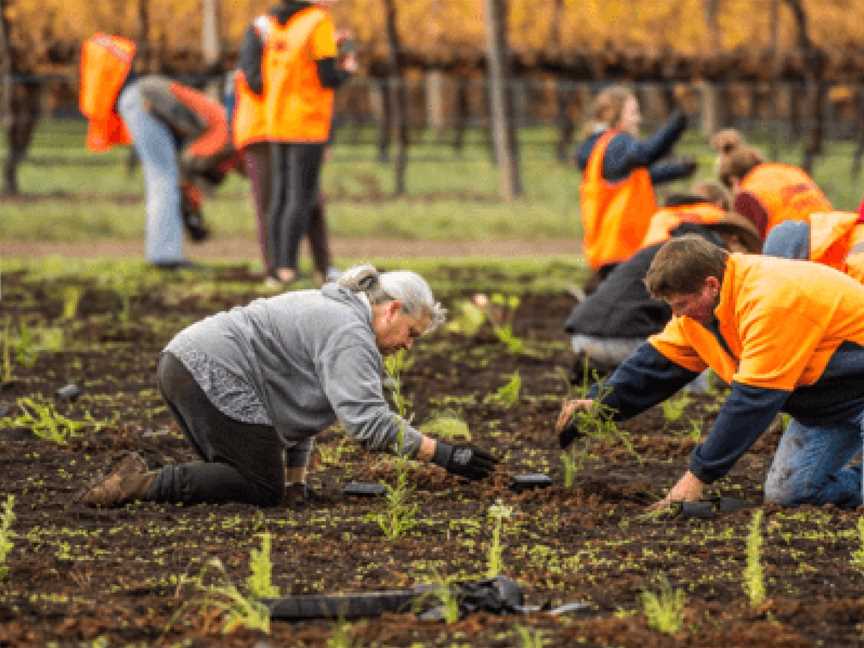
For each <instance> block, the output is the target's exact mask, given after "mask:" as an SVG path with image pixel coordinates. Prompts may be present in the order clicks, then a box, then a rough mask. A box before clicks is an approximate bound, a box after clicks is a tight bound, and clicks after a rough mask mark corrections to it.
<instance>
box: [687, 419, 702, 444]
mask: <svg viewBox="0 0 864 648" xmlns="http://www.w3.org/2000/svg"><path fill="white" fill-rule="evenodd" d="M687 436H688V437H690V439H691V440H693V441H694V442H696V443H698V442H699V439H701V438H702V419H701V418H692V419H690V428H689V429H688V430H687Z"/></svg>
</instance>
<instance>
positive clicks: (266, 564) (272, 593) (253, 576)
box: [246, 533, 279, 599]
mask: <svg viewBox="0 0 864 648" xmlns="http://www.w3.org/2000/svg"><path fill="white" fill-rule="evenodd" d="M260 536H261V548H260V549H253V550H252V552H251V553H250V554H249V571H250V573H249V577H248V578H247V579H246V587H247V589H248V590H249V594H250V595H251V596H253V597H254V598H256V599H263V598H276V597H277V596H279V588H278V587H276V586H275V585H274V584H273V563H272V562H270V534H269V533H261V534H260Z"/></svg>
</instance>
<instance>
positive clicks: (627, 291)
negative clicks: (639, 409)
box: [564, 183, 762, 381]
mask: <svg viewBox="0 0 864 648" xmlns="http://www.w3.org/2000/svg"><path fill="white" fill-rule="evenodd" d="M692 191H693V192H692V194H689V195H672V196H670V197H669V199H668V200H667V204H666V207H664V208H663V209H661V210H659V211H658V212H657V213H656V214H655V215H654V217H653V218H652V219H651V226H650V228H649V231H648V234H646V237H645V243H646V246H645V247H643V249H641V250H639V252H637V253H636V254H634V255H633V256H632V257H630V258H629V259H628V260H627V261H625V262H624V263H621V264H619V265H617V266H616V267H615V269H614V270H613V271H612V272H611V273H609V276H608V277H607V278H606V280H605V281H603V283H601V284H600V285H599V286H598V287H597V290H596V291H594V292H593V293H591V294H590V295H588V296H587V297H586V298H585V300H584V301H582V302H580V303H579V304H577V305H576V306H574V307H573V310H572V312H571V313H570V316H569V317H568V318H567V321H566V323H565V325H564V329H565V330H566V331H567V333H569V334H570V336H571V337H570V342H571V346H572V348H573V352H574V353H575V354H576V362H575V364H574V367H573V369H574V374H573V378H574V380H576V381H578V380H580V379H581V378H582V372H583V371H584V369H585V363H586V361H587V364H588V368H589V369H596V370H597V371H599V372H600V373H602V374H605V373H608V372H610V371H612V370H614V369H615V367H617V366H618V365H619V364H621V363H622V362H623V361H624V360H625V359H627V358H628V357H629V356H630V355H631V354H632V353H633V352H634V351H635V350H636V348H637V347H638V346H640V345H641V344H642V343H643V342H645V339H646V338H647V337H648V336H649V335H653V334H654V333H658V332H659V331H661V330H662V329H663V327H664V326H665V325H666V323H667V322H668V321H669V320H670V319H671V318H672V311H671V310H670V309H669V306H668V305H666V304H665V303H664V302H663V301H661V300H657V299H652V298H651V296H650V295H649V294H648V290H647V289H646V287H645V274H646V273H647V272H648V267H649V266H650V265H651V261H652V260H653V259H654V257H655V256H656V255H657V252H658V251H659V250H660V248H661V246H662V245H663V243H664V242H665V241H667V240H668V239H669V238H671V237H673V236H682V235H684V234H698V235H700V236H702V237H704V238H705V239H706V240H708V241H711V242H712V243H715V244H716V245H720V246H722V247H724V248H726V249H727V250H729V251H730V252H750V253H754V254H758V253H759V250H760V248H761V246H762V242H761V240H760V239H759V233H758V232H757V230H756V228H755V227H754V226H753V224H752V223H751V222H750V221H748V220H747V219H746V218H743V217H742V216H739V215H738V214H735V213H733V212H729V211H727V210H728V208H729V195H728V193H727V192H726V191H725V190H724V189H723V188H722V187H720V186H719V185H716V184H714V183H697V184H696V185H695V186H694V187H693V190H692Z"/></svg>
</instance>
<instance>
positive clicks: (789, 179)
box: [711, 129, 833, 238]
mask: <svg viewBox="0 0 864 648" xmlns="http://www.w3.org/2000/svg"><path fill="white" fill-rule="evenodd" d="M711 146H712V148H714V150H716V151H717V153H718V158H717V173H718V175H719V176H720V180H721V182H723V184H725V185H726V186H727V187H729V189H730V190H731V191H732V193H733V194H734V196H735V197H734V202H733V204H732V207H733V209H734V210H735V211H737V212H738V213H739V214H742V215H744V216H746V217H747V218H749V219H750V220H751V221H753V223H754V224H755V225H756V226H757V227H758V228H759V231H760V233H761V234H762V237H763V238H764V237H766V236H767V235H768V234H769V233H770V232H771V230H772V229H773V228H774V227H776V226H777V225H778V224H779V223H782V222H784V221H789V220H797V221H804V220H807V217H808V216H809V215H810V214H812V213H814V212H830V211H832V209H833V207H832V206H831V202H830V201H829V200H828V198H826V196H825V194H824V193H823V192H822V190H821V189H820V188H819V187H818V186H817V185H816V183H815V182H814V181H813V179H812V178H811V177H810V176H809V175H807V173H806V172H805V171H804V170H803V169H800V168H798V167H796V166H793V165H791V164H783V163H780V162H766V161H765V158H764V157H763V155H762V153H760V152H759V151H758V150H757V149H755V148H753V147H752V146H750V145H748V144H747V143H746V142H745V141H744V139H743V138H742V137H741V134H740V133H739V132H738V131H737V130H734V129H726V130H722V131H719V132H718V133H716V134H715V135H714V136H713V137H712V138H711Z"/></svg>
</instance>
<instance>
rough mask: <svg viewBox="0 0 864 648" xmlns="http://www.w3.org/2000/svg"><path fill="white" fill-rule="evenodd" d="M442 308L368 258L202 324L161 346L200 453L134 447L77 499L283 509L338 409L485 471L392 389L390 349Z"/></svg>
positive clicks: (359, 429)
mask: <svg viewBox="0 0 864 648" xmlns="http://www.w3.org/2000/svg"><path fill="white" fill-rule="evenodd" d="M444 317H445V311H444V309H442V308H441V305H440V304H439V303H437V302H436V301H435V298H434V297H433V295H432V291H431V290H430V288H429V286H428V284H427V283H426V281H424V280H423V278H422V277H420V276H419V275H417V274H415V273H413V272H406V271H400V272H385V273H381V274H379V273H378V272H377V271H376V270H375V268H373V267H372V266H369V265H365V266H357V267H354V268H351V269H349V270H347V271H346V272H345V273H344V274H343V275H342V277H340V279H339V281H338V283H330V284H327V285H325V286H324V287H323V288H322V289H321V290H303V291H294V292H286V293H283V294H281V295H279V296H276V297H271V298H269V299H257V300H255V301H253V302H251V303H250V304H249V305H248V306H245V307H237V308H233V309H231V310H230V311H226V312H222V313H219V314H217V315H214V316H212V317H208V318H206V319H204V320H202V321H200V322H197V323H195V324H192V325H191V326H189V327H188V328H186V329H184V330H183V331H181V332H180V333H179V334H178V335H177V336H176V337H175V338H174V339H173V340H171V342H170V343H169V344H168V345H167V346H166V347H165V350H164V351H163V353H162V354H161V356H160V359H159V365H158V370H157V382H158V385H159V390H160V392H161V394H162V397H163V398H164V399H165V402H166V403H167V404H168V407H169V409H170V410H171V413H172V414H173V415H174V418H175V419H176V420H177V423H178V424H179V426H180V428H181V430H182V431H183V433H184V434H185V435H186V437H187V439H188V440H189V442H190V443H191V445H192V447H193V448H195V451H196V452H197V454H198V455H199V457H200V458H201V461H198V462H194V463H186V464H181V465H168V466H165V467H163V468H162V469H161V470H159V471H154V472H150V471H148V470H147V466H146V464H145V462H144V460H143V458H142V457H141V456H140V455H139V454H137V453H131V454H129V455H127V456H126V457H124V458H123V459H122V460H121V461H120V463H119V464H118V465H117V467H116V468H115V470H114V471H113V472H112V473H111V474H109V475H108V476H107V477H106V478H104V479H102V480H100V481H99V482H97V483H96V484H95V485H93V486H92V487H90V488H89V489H87V490H86V491H84V492H83V493H82V494H81V495H80V496H79V500H80V501H81V502H82V503H84V504H86V505H89V506H117V505H121V504H124V503H126V502H128V501H131V500H137V499H143V500H150V501H156V502H182V503H185V504H195V503H198V502H228V501H236V502H246V503H249V504H254V505H258V506H276V505H279V504H281V503H282V502H283V501H285V499H286V483H287V484H288V488H287V491H288V496H289V498H294V497H297V498H300V497H305V496H306V494H307V489H306V485H305V484H306V467H307V463H308V461H309V455H310V452H311V450H312V444H313V439H314V437H315V435H317V434H318V433H319V432H320V431H321V430H323V429H325V428H326V427H327V426H329V425H331V424H332V423H333V422H334V421H335V420H336V419H338V420H339V421H340V423H341V424H342V426H343V428H344V429H345V430H346V432H347V433H348V434H349V435H350V436H352V437H353V438H354V439H356V440H357V441H358V442H359V443H360V444H362V445H363V446H364V447H365V448H367V449H369V450H377V451H390V452H393V451H396V452H398V453H399V454H402V455H407V456H410V457H415V458H417V459H420V460H423V461H431V462H433V463H435V464H436V465H438V466H441V467H442V468H444V469H445V470H448V471H449V472H451V473H453V474H455V475H458V476H460V477H466V478H468V479H483V478H485V477H488V476H489V475H490V474H491V473H492V471H493V470H494V467H495V463H496V459H495V458H493V457H492V455H490V454H489V453H487V452H486V451H484V450H481V449H479V448H475V447H473V446H470V445H450V444H448V443H444V442H443V441H436V440H435V439H432V438H430V437H428V436H425V435H423V434H421V433H420V432H418V431H417V430H416V429H414V428H413V427H412V426H411V425H409V423H408V422H407V421H405V420H404V419H402V418H401V417H399V416H398V415H396V414H395V413H393V412H392V411H391V410H390V408H389V407H388V405H387V402H386V401H385V399H384V395H383V391H382V383H381V376H382V373H383V363H382V353H383V354H387V353H392V352H396V351H398V350H400V349H410V348H411V347H412V346H413V344H414V341H415V340H416V339H417V338H419V337H420V336H421V335H423V334H425V333H427V332H429V331H432V330H434V329H435V328H436V327H437V326H438V325H440V324H441V322H443V320H444ZM400 438H401V447H399V448H396V446H397V440H398V439H400ZM286 449H287V471H286V458H285V454H286V453H285V452H284V450H286Z"/></svg>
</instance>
